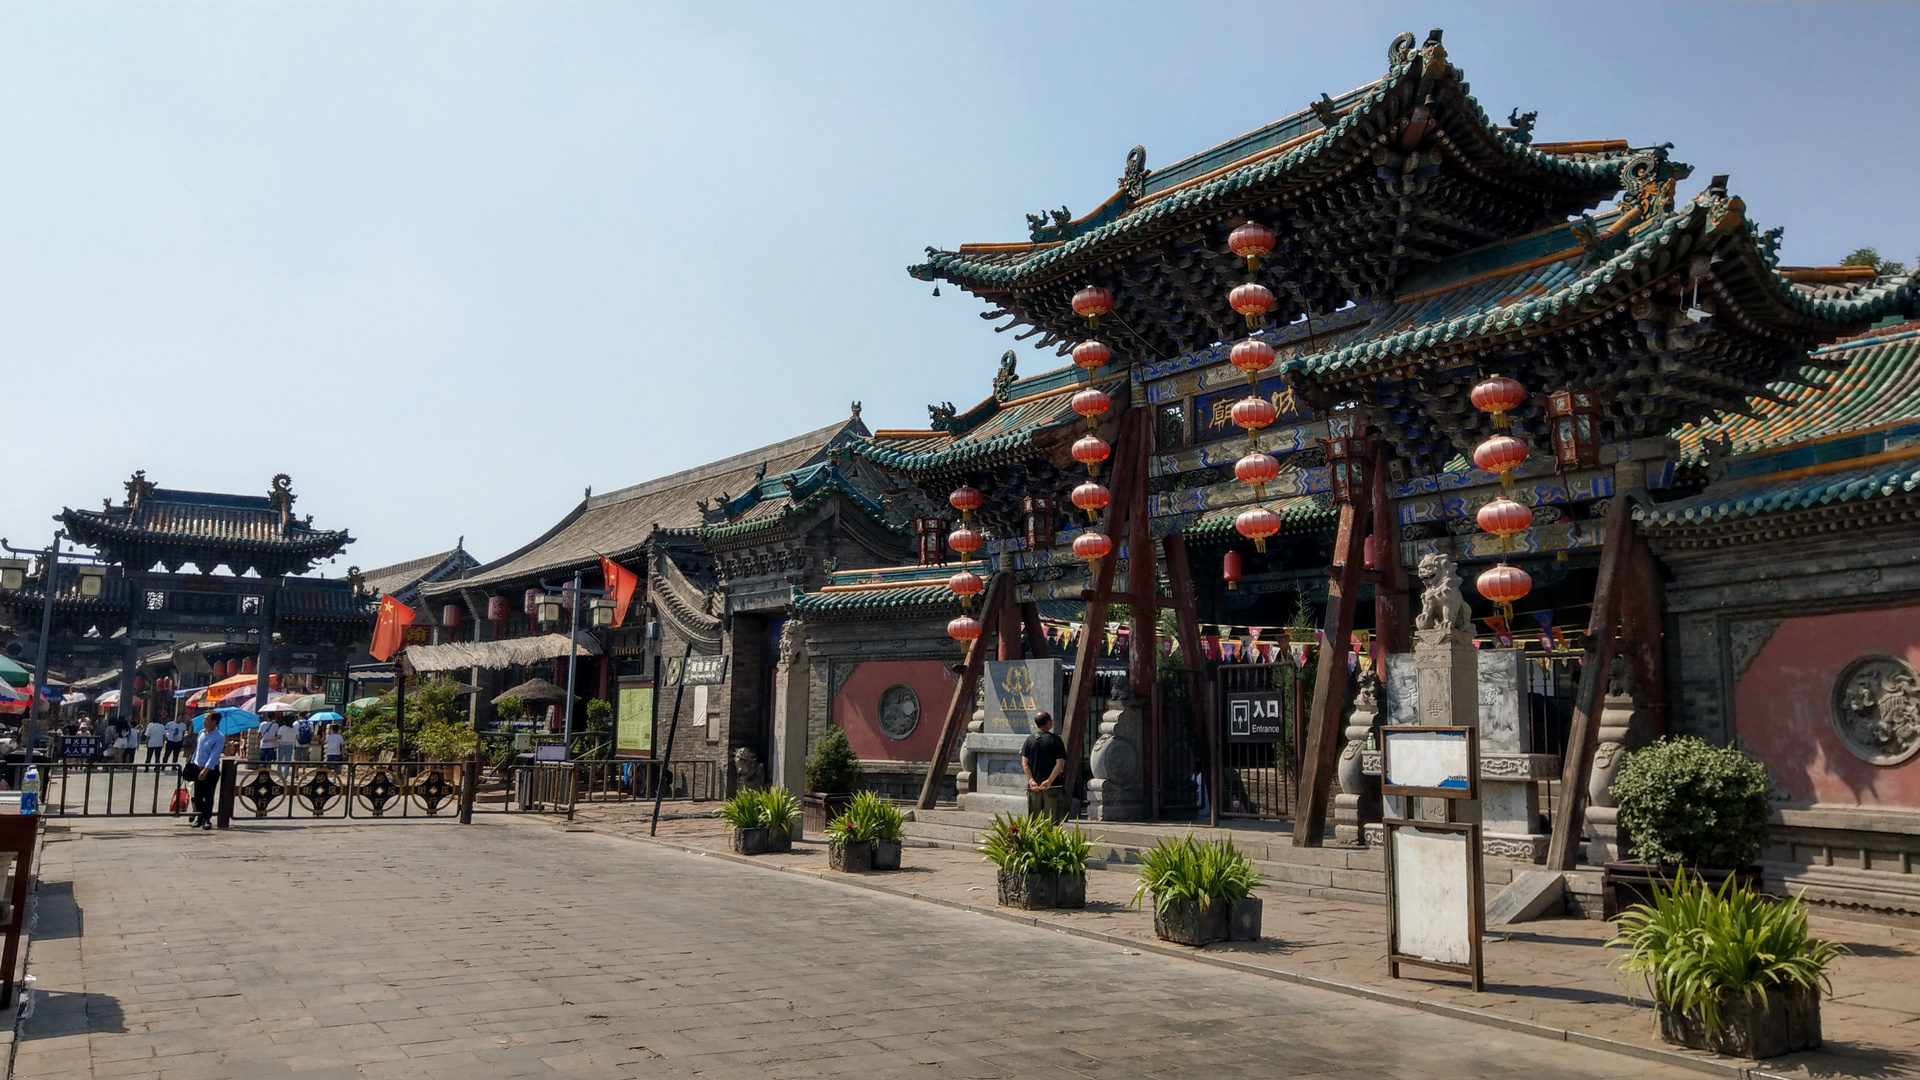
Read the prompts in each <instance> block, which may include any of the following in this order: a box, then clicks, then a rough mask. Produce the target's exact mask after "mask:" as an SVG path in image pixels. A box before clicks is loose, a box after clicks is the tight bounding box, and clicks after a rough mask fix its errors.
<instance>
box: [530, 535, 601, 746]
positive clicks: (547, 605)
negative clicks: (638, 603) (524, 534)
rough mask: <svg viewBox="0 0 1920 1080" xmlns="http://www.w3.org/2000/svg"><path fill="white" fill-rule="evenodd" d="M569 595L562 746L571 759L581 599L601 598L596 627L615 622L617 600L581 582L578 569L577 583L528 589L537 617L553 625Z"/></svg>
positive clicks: (543, 584) (594, 606) (596, 607)
mask: <svg viewBox="0 0 1920 1080" xmlns="http://www.w3.org/2000/svg"><path fill="white" fill-rule="evenodd" d="M563 596H565V597H567V598H568V603H567V605H566V607H567V713H566V720H565V722H564V726H563V727H562V729H561V735H560V738H561V740H562V741H561V745H562V746H563V747H565V748H566V754H567V757H568V758H569V759H571V758H572V757H573V687H574V683H575V681H576V678H577V671H578V669H579V666H580V608H581V603H580V600H581V598H582V597H587V596H592V597H596V598H597V599H595V600H593V601H592V603H591V607H592V618H593V625H594V627H595V628H602V627H609V626H612V625H613V608H614V602H613V601H612V600H611V599H609V598H608V597H609V590H607V589H589V588H586V587H584V586H583V585H582V584H581V574H580V572H579V571H575V572H574V575H573V584H571V585H560V586H557V587H556V586H553V585H549V584H547V583H546V582H544V581H542V582H541V583H540V591H539V592H538V593H537V594H536V593H535V592H534V590H532V589H528V590H527V600H528V602H529V603H530V604H531V605H532V607H533V609H534V612H535V616H536V617H537V618H538V619H539V620H540V621H541V622H543V623H547V624H549V625H551V624H553V623H557V622H559V621H560V603H561V601H560V598H561V597H563Z"/></svg>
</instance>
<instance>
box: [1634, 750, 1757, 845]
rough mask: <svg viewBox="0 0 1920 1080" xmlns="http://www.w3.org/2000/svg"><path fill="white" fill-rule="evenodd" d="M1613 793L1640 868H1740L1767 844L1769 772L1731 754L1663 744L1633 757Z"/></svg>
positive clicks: (1747, 758) (1731, 752)
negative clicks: (1643, 864)
mask: <svg viewBox="0 0 1920 1080" xmlns="http://www.w3.org/2000/svg"><path fill="white" fill-rule="evenodd" d="M1611 790H1612V792H1613V798H1614V802H1615V803H1617V804H1618V805H1619V807H1620V826H1621V828H1623V829H1625V830H1626V833H1627V836H1628V837H1629V838H1630V839H1631V841H1632V843H1633V854H1634V857H1636V858H1638V859H1639V860H1640V861H1641V862H1644V863H1649V864H1653V865H1660V866H1710V867H1726V868H1738V867H1742V866H1746V865H1747V864H1748V863H1751V862H1752V861H1753V860H1754V857H1755V856H1757V855H1759V854H1760V849H1761V847H1762V846H1764V845H1765V844H1766V842H1767V820H1768V818H1769V817H1771V816H1772V812H1773V808H1772V806H1771V805H1769V803H1768V801H1767V769H1766V766H1764V765H1762V764H1760V763H1759V762H1758V761H1755V760H1754V759H1752V758H1750V757H1748V756H1747V755H1745V754H1743V753H1741V752H1740V751H1738V750H1735V749H1734V748H1732V747H1730V746H1711V745H1709V744H1707V743H1705V742H1702V741H1701V740H1699V739H1695V738H1692V737H1682V738H1677V739H1662V740H1661V741H1659V742H1656V743H1654V744H1652V745H1651V746H1647V747H1644V748H1642V749H1639V750H1636V751H1634V752H1633V753H1631V754H1628V755H1627V758H1626V760H1625V761H1624V762H1622V763H1621V765H1620V771H1619V773H1618V774H1616V775H1615V776H1614V779H1613V787H1612V789H1611Z"/></svg>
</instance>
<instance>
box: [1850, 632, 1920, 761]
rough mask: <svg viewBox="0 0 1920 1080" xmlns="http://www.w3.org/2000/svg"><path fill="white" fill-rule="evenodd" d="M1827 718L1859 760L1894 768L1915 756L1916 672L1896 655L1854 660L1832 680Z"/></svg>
mask: <svg viewBox="0 0 1920 1080" xmlns="http://www.w3.org/2000/svg"><path fill="white" fill-rule="evenodd" d="M1832 717H1833V728H1834V730H1835V731H1837V732H1838V733H1839V734H1840V741H1841V742H1844V743H1846V744H1847V749H1849V750H1851V751H1853V752H1854V753H1855V754H1857V755H1859V756H1860V758H1861V759H1862V760H1864V761H1867V762H1870V763H1871V764H1874V765H1898V764H1900V763H1901V762H1903V761H1905V760H1907V759H1908V758H1910V757H1912V756H1913V755H1914V754H1915V753H1916V752H1920V672H1916V671H1915V670H1914V669H1913V665H1912V664H1909V663H1907V662H1906V661H1905V660H1902V659H1900V658H1899V657H1897V656H1887V655H1885V654H1883V653H1869V654H1867V655H1866V656H1862V657H1860V658H1859V659H1857V660H1855V661H1854V662H1853V663H1851V664H1848V665H1847V666H1846V667H1845V668H1844V669H1842V670H1841V672H1840V677H1839V678H1838V679H1835V680H1834V683H1833V710H1832Z"/></svg>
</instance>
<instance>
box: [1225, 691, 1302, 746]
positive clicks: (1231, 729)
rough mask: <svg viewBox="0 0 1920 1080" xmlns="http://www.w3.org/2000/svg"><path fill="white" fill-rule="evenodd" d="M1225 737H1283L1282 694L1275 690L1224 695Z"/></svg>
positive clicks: (1240, 739)
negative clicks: (1225, 711) (1225, 701)
mask: <svg viewBox="0 0 1920 1080" xmlns="http://www.w3.org/2000/svg"><path fill="white" fill-rule="evenodd" d="M1227 741H1228V742H1243V743H1278V742H1286V741H1287V707H1286V695H1284V694H1282V693H1281V692H1280V691H1278V690H1261V691H1258V692H1255V693H1248V694H1228V695H1227Z"/></svg>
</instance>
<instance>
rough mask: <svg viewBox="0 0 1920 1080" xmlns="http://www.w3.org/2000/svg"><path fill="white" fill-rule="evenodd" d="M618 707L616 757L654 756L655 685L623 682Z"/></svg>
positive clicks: (615, 730) (615, 718) (615, 736)
mask: <svg viewBox="0 0 1920 1080" xmlns="http://www.w3.org/2000/svg"><path fill="white" fill-rule="evenodd" d="M618 706H619V711H618V712H617V713H616V714H615V717H614V736H613V753H614V756H615V757H642V758H643V757H652V756H653V684H651V683H646V684H627V683H623V684H621V686H620V696H619V701H618Z"/></svg>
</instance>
